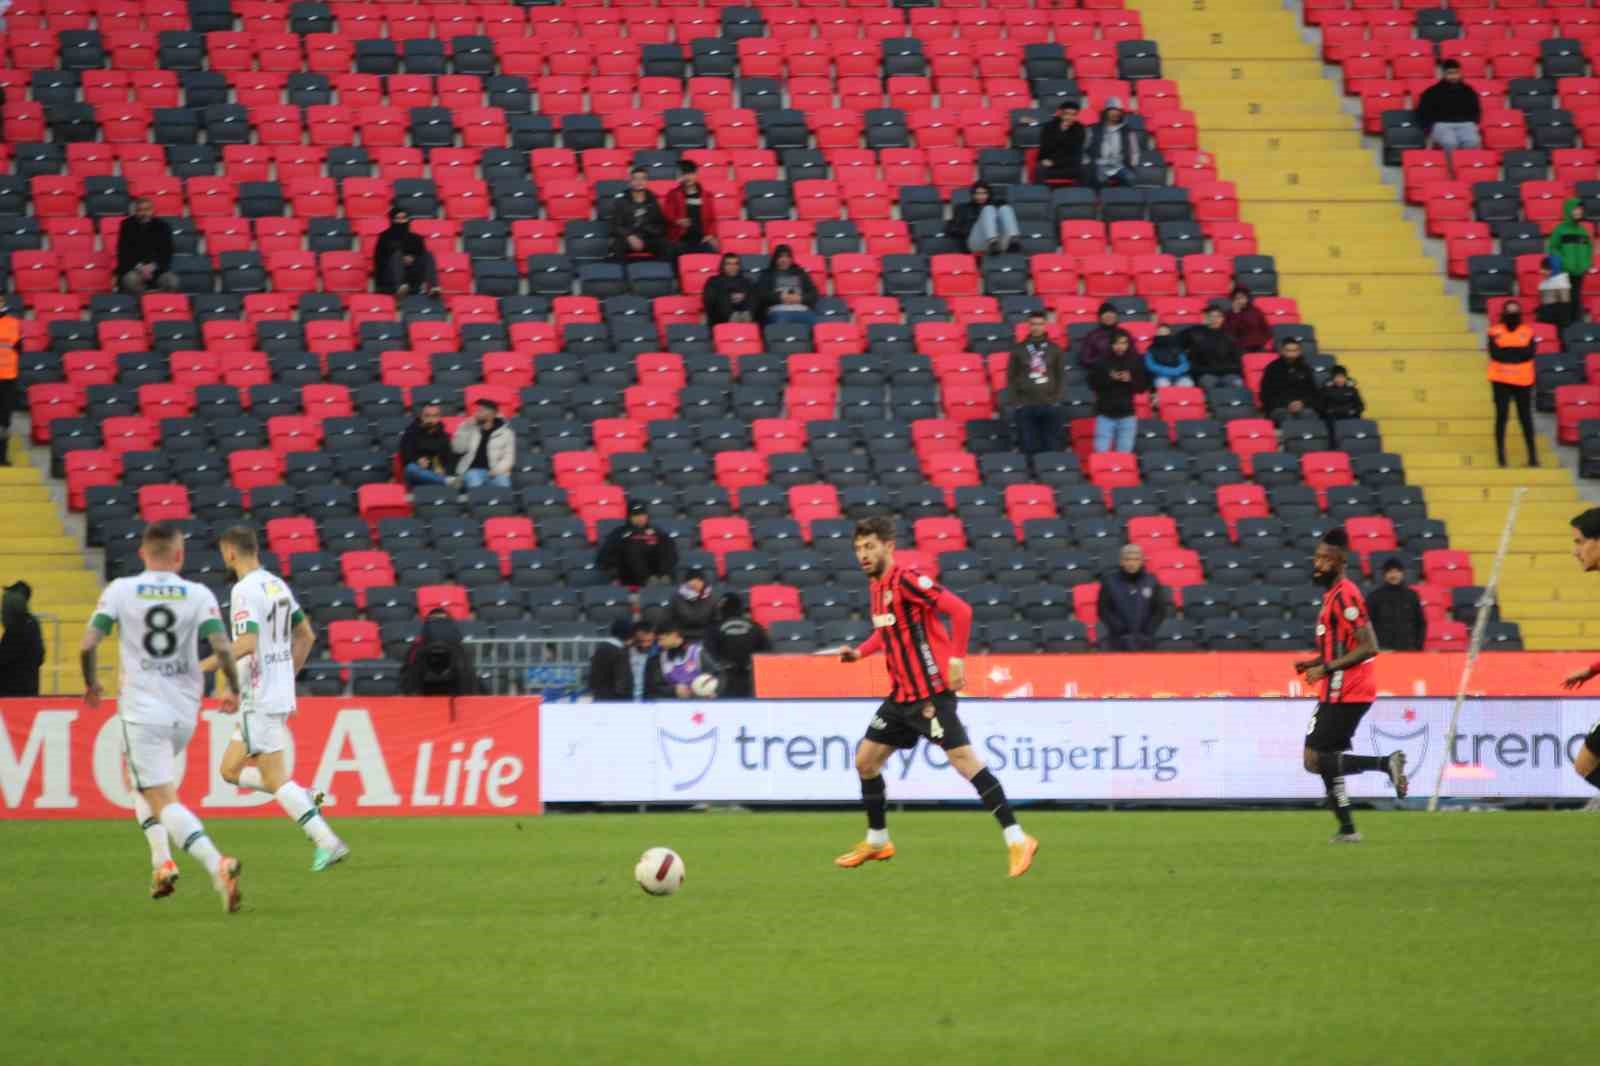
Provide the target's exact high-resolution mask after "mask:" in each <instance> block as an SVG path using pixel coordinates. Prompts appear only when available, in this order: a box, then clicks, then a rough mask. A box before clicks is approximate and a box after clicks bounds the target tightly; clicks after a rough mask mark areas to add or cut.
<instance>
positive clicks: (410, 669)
mask: <svg viewBox="0 0 1600 1066" xmlns="http://www.w3.org/2000/svg"><path fill="white" fill-rule="evenodd" d="M400 691H401V692H403V693H405V694H406V695H407V696H471V695H473V694H475V693H476V692H477V691H478V675H477V671H476V669H475V668H474V666H473V661H472V654H471V653H470V652H469V651H467V645H466V641H465V638H463V637H462V635H461V627H460V626H458V625H457V624H456V620H455V619H454V618H451V617H450V612H449V611H446V610H445V609H444V608H443V607H436V608H434V609H433V610H432V611H431V612H430V613H429V614H428V617H427V619H426V620H425V621H424V622H423V623H422V632H421V633H419V634H417V639H416V640H414V641H412V642H411V650H410V651H408V652H407V653H406V661H405V665H404V666H402V667H401V668H400Z"/></svg>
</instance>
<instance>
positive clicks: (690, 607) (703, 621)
mask: <svg viewBox="0 0 1600 1066" xmlns="http://www.w3.org/2000/svg"><path fill="white" fill-rule="evenodd" d="M670 613H671V615H672V620H673V621H674V622H676V623H677V625H678V627H679V628H680V629H682V630H683V635H684V636H686V637H688V638H689V639H690V640H704V639H705V636H706V630H708V629H710V628H711V625H712V623H714V622H715V621H716V620H717V598H716V596H715V595H713V594H712V591H711V583H710V582H709V581H707V580H706V572H705V571H704V570H701V569H699V568H694V569H690V570H685V571H684V573H683V584H681V585H679V586H678V594H677V595H676V596H674V597H672V608H671V612H670Z"/></svg>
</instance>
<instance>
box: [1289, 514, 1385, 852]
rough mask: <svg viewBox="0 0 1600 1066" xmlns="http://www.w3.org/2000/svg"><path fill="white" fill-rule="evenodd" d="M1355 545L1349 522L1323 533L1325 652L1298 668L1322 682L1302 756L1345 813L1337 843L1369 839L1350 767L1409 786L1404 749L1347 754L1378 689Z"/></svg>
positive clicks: (1315, 559) (1314, 560) (1318, 577)
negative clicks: (1348, 781)
mask: <svg viewBox="0 0 1600 1066" xmlns="http://www.w3.org/2000/svg"><path fill="white" fill-rule="evenodd" d="M1349 552H1350V537H1349V534H1347V533H1346V532H1345V531H1344V529H1343V528H1342V527H1335V528H1333V529H1330V530H1328V532H1327V533H1325V534H1323V536H1322V542H1321V543H1320V544H1318V545H1317V550H1316V553H1315V554H1313V555H1312V557H1311V580H1313V581H1315V582H1316V583H1317V584H1319V585H1321V586H1322V587H1323V588H1325V589H1327V590H1328V591H1326V592H1324V593H1323V594H1322V613H1321V614H1319V615H1318V616H1317V657H1316V658H1315V659H1306V660H1304V661H1302V662H1298V663H1295V664H1294V668H1295V671H1296V672H1297V673H1301V674H1304V675H1305V679H1306V681H1307V682H1309V683H1310V684H1313V685H1317V686H1318V693H1317V695H1318V701H1317V709H1316V711H1315V712H1314V713H1313V714H1312V715H1311V724H1310V725H1309V726H1307V727H1306V747H1305V751H1304V753H1303V754H1302V756H1301V762H1302V764H1303V765H1304V766H1305V768H1306V772H1307V773H1311V774H1317V775H1318V776H1320V777H1321V778H1322V784H1323V787H1324V788H1325V789H1326V790H1327V793H1328V807H1329V808H1330V809H1331V810H1332V811H1333V814H1334V817H1335V818H1337V819H1339V832H1338V834H1337V835H1336V836H1335V837H1334V838H1333V841H1332V842H1333V843H1335V844H1357V843H1360V841H1361V834H1360V833H1358V832H1356V826H1355V822H1354V821H1353V820H1352V819H1351V817H1350V797H1349V795H1348V794H1347V793H1346V792H1345V788H1344V775H1345V774H1351V773H1354V774H1359V773H1366V772H1368V771H1373V770H1375V771H1379V772H1381V773H1386V774H1388V775H1389V780H1390V782H1392V783H1393V784H1394V790H1395V794H1396V795H1398V796H1399V797H1400V798H1401V799H1404V798H1405V794H1406V789H1407V787H1408V782H1407V780H1406V757H1405V753H1404V752H1399V751H1396V752H1391V753H1390V754H1388V755H1347V754H1345V753H1346V752H1348V751H1349V750H1350V742H1351V740H1352V739H1354V737H1355V735H1356V726H1358V725H1360V724H1361V719H1362V718H1363V717H1365V716H1366V713H1367V711H1368V709H1369V708H1371V706H1372V701H1373V700H1374V699H1376V698H1377V695H1378V690H1377V687H1376V670H1375V668H1374V663H1373V660H1374V659H1375V658H1377V655H1378V638H1377V635H1376V634H1374V633H1373V631H1372V619H1371V617H1370V616H1369V615H1368V614H1367V601H1366V599H1365V598H1364V597H1363V596H1362V595H1361V589H1360V588H1359V587H1357V585H1356V583H1355V582H1354V581H1351V580H1350V579H1349V578H1348V577H1346V576H1345V564H1346V562H1347V560H1348V557H1349Z"/></svg>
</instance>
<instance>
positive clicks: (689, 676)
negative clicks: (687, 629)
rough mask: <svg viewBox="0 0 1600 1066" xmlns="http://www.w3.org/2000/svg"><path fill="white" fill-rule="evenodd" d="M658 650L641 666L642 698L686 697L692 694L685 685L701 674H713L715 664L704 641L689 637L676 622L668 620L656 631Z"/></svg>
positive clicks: (715, 669) (667, 698)
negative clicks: (642, 678)
mask: <svg viewBox="0 0 1600 1066" xmlns="http://www.w3.org/2000/svg"><path fill="white" fill-rule="evenodd" d="M656 644H657V645H658V647H659V648H660V650H659V652H658V653H657V654H656V655H655V656H653V657H652V658H651V659H650V662H649V665H648V666H647V667H646V668H645V679H644V694H645V698H646V699H651V700H671V699H679V700H684V699H688V698H690V697H691V696H693V695H694V693H693V692H692V691H691V690H690V688H689V686H690V685H691V684H693V683H694V679H695V678H697V677H699V676H700V675H701V674H710V675H712V676H713V677H715V676H716V674H717V664H716V662H715V660H713V659H712V658H711V656H710V655H708V654H707V653H706V648H705V645H704V644H702V643H700V642H699V641H698V640H690V639H689V638H688V637H686V636H685V635H684V632H683V630H682V629H681V628H680V627H679V626H678V623H677V622H674V621H671V620H668V621H667V622H665V623H663V624H662V626H661V631H660V632H659V633H657V634H656Z"/></svg>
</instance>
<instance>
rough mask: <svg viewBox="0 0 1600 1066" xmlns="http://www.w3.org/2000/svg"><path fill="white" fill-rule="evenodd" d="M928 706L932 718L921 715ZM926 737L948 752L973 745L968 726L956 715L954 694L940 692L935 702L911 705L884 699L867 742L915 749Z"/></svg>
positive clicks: (912, 703)
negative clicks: (968, 734)
mask: <svg viewBox="0 0 1600 1066" xmlns="http://www.w3.org/2000/svg"><path fill="white" fill-rule="evenodd" d="M929 703H932V704H933V708H934V715H933V717H932V718H929V717H927V716H925V715H924V714H923V713H922V711H923V708H924V707H926V706H927V705H928V704H929ZM924 737H926V738H927V739H928V740H929V741H931V742H932V743H934V744H937V745H939V747H941V748H943V749H944V750H945V751H952V750H954V749H956V748H964V747H966V746H967V745H968V744H970V743H972V742H971V741H970V740H968V739H967V727H966V726H964V725H962V724H961V717H960V716H959V715H958V714H956V694H955V693H954V692H941V693H939V694H938V695H937V696H935V697H933V699H932V700H913V701H912V702H910V703H896V702H895V701H894V700H884V701H883V704H882V706H880V707H879V708H878V713H877V714H876V715H874V716H873V719H872V723H871V724H870V725H868V726H867V739H868V740H871V741H873V742H875V743H878V744H887V745H889V747H891V748H914V747H916V746H917V741H919V740H922V739H923V738H924Z"/></svg>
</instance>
